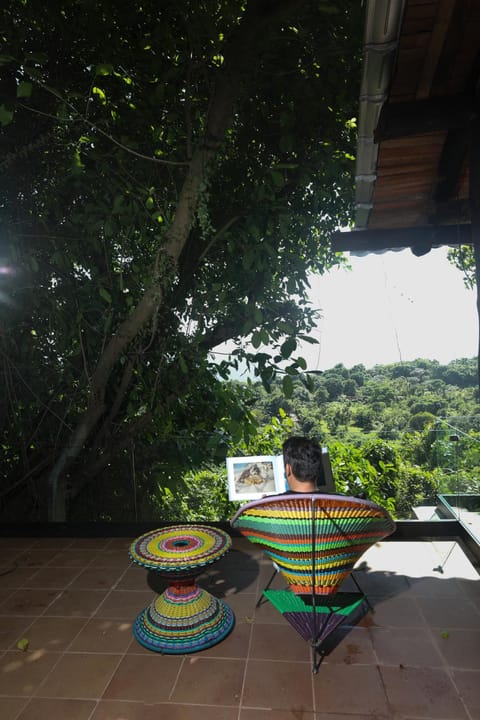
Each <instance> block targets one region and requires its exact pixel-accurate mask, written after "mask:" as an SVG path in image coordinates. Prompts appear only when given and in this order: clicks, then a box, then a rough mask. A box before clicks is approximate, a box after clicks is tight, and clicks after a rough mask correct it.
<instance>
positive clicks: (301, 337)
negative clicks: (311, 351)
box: [297, 335, 318, 345]
mask: <svg viewBox="0 0 480 720" xmlns="http://www.w3.org/2000/svg"><path fill="white" fill-rule="evenodd" d="M297 337H298V339H299V340H303V341H304V342H308V343H310V344H311V345H318V340H317V339H316V338H314V337H311V336H310V335H297Z"/></svg>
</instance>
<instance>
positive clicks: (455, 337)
mask: <svg viewBox="0 0 480 720" xmlns="http://www.w3.org/2000/svg"><path fill="white" fill-rule="evenodd" d="M349 263H350V265H351V267H352V270H351V271H347V270H344V269H338V268H337V269H334V270H332V271H331V272H329V273H327V274H326V275H323V276H319V277H313V278H312V281H311V286H312V292H311V299H312V302H313V304H314V306H315V307H318V308H320V310H321V313H322V319H321V320H320V323H319V325H318V327H317V330H316V331H315V336H316V337H317V339H318V340H319V341H320V344H319V345H308V347H306V348H304V347H302V351H303V355H304V357H305V359H306V360H307V362H308V369H309V370H326V369H327V368H330V367H333V366H334V365H336V364H337V363H343V364H344V365H345V366H346V367H352V366H353V365H356V364H357V363H363V365H365V366H366V367H372V366H373V365H377V364H378V365H386V364H389V363H394V362H400V361H405V360H415V359H417V358H428V359H431V360H438V361H439V362H441V363H448V362H449V361H450V360H454V359H456V358H461V357H474V356H475V355H476V353H477V347H478V320H477V311H476V293H475V292H474V291H473V290H467V289H466V288H465V286H464V284H463V276H462V273H461V272H460V271H459V270H457V269H456V268H454V267H453V265H451V263H449V261H448V260H447V248H444V247H443V248H436V249H434V250H431V251H430V252H429V253H427V254H426V255H423V256H422V257H415V255H413V253H412V252H411V251H410V250H402V251H400V252H392V251H389V252H387V253H384V254H382V255H372V254H370V255H366V256H364V257H353V256H350V258H349ZM300 354H302V353H300Z"/></svg>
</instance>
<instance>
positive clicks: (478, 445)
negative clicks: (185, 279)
mask: <svg viewBox="0 0 480 720" xmlns="http://www.w3.org/2000/svg"><path fill="white" fill-rule="evenodd" d="M253 392H254V394H255V410H254V413H255V415H256V417H257V420H258V422H259V424H260V427H262V428H263V431H262V432H261V433H259V435H258V437H257V440H256V441H255V442H252V443H250V444H247V445H245V444H243V445H242V446H237V447H232V448H231V449H230V451H229V454H230V455H246V454H247V455H248V454H249V455H257V454H266V455H269V454H272V453H273V454H278V453H279V452H280V448H281V443H282V441H283V440H284V439H285V438H286V437H287V436H288V435H290V434H294V433H295V434H305V435H309V436H311V437H314V438H317V439H318V440H319V441H320V442H321V443H322V444H323V445H326V446H327V447H328V449H329V453H330V458H331V462H332V467H333V474H334V477H335V483H336V489H337V491H338V492H342V493H347V494H352V495H356V496H361V497H367V498H369V499H371V500H374V501H375V502H378V503H379V504H381V505H383V506H385V507H386V508H387V509H388V510H390V511H391V512H392V513H393V514H394V515H395V516H397V517H404V518H405V517H407V518H408V517H412V516H413V510H412V509H413V508H414V507H415V506H418V505H427V506H431V507H435V506H436V505H437V494H438V493H440V492H443V493H448V492H453V493H459V492H460V493H465V492H467V493H469V492H470V493H471V492H475V493H479V492H480V414H479V407H478V390H477V384H476V359H471V360H470V359H461V360H454V361H452V362H450V363H449V364H448V365H441V364H440V363H438V362H437V361H431V360H415V361H413V362H404V363H395V364H393V365H386V366H385V365H378V366H376V367H374V368H370V369H366V368H365V367H364V366H362V365H357V366H355V367H352V368H350V369H347V368H346V367H344V366H343V365H337V366H335V367H334V368H331V369H329V370H326V371H325V372H324V373H323V374H322V375H320V376H313V377H311V378H310V389H307V388H306V387H305V386H304V385H303V384H302V383H301V382H299V381H295V380H294V381H293V391H292V395H291V397H290V398H286V397H285V393H284V391H283V386H282V384H281V383H280V382H276V383H275V382H274V386H273V388H272V391H271V392H266V390H265V389H264V387H263V386H262V385H261V384H260V383H259V384H257V385H255V387H254V388H253ZM272 417H273V420H272ZM206 488H207V490H206ZM209 493H210V496H209V497H210V502H208V501H206V499H205V498H206V497H208V495H209ZM185 498H187V501H186V502H185ZM214 498H215V500H214ZM197 499H200V500H199V502H198V501H197ZM199 503H200V504H199ZM154 508H156V511H157V513H160V516H162V517H163V516H166V517H167V518H169V519H175V517H184V518H185V519H187V518H189V519H192V520H193V519H199V518H200V519H221V518H226V517H228V516H229V515H231V514H232V512H233V508H232V506H231V504H230V505H229V504H228V501H227V492H226V473H225V465H224V464H222V465H213V464H212V465H211V466H210V469H209V471H208V474H204V473H193V474H190V475H189V476H188V477H186V478H185V484H184V485H183V486H182V487H181V488H180V489H179V490H175V489H173V490H172V491H171V492H170V493H169V494H168V497H167V498H165V497H164V496H161V495H159V494H158V493H157V494H156V495H155V497H153V498H152V506H151V509H152V510H153V509H154Z"/></svg>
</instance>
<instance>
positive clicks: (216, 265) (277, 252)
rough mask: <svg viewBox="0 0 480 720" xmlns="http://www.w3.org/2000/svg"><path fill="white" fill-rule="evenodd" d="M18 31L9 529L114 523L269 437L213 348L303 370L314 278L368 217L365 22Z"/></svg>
mask: <svg viewBox="0 0 480 720" xmlns="http://www.w3.org/2000/svg"><path fill="white" fill-rule="evenodd" d="M0 12H1V16H0V19H1V23H0V35H1V44H2V55H0V65H1V69H2V75H1V86H0V124H1V125H2V126H3V127H2V131H1V134H0V158H1V160H0V238H1V248H0V266H1V268H2V274H1V275H0V281H1V286H0V293H1V294H0V299H1V302H0V362H1V369H2V377H3V381H4V387H5V392H4V393H2V395H1V398H0V443H1V447H2V451H3V464H2V491H1V495H0V500H1V501H2V503H3V504H2V507H3V515H4V517H9V518H12V517H18V516H20V515H21V516H22V517H26V518H30V519H35V518H37V519H38V518H45V517H46V514H47V502H49V503H50V506H49V514H50V517H51V518H53V519H55V520H64V519H65V518H66V517H71V518H73V517H79V516H81V517H83V516H85V515H86V516H89V517H90V516H92V515H93V516H94V517H96V516H97V515H98V514H100V515H101V514H102V513H105V512H106V511H105V508H106V507H108V506H109V505H110V506H115V505H118V506H119V507H121V506H122V505H123V504H124V503H125V502H126V501H127V498H128V497H129V493H130V491H131V488H132V485H133V486H135V488H136V489H137V490H138V495H139V496H140V497H142V498H144V497H148V496H149V494H150V493H151V492H152V490H153V489H154V488H155V487H156V483H157V482H159V483H160V486H161V487H162V488H163V487H169V486H170V485H169V484H170V483H171V482H174V481H175V479H176V481H177V482H178V481H179V479H180V477H182V476H183V474H184V473H185V471H186V470H187V469H188V468H189V467H190V468H193V467H198V466H199V465H201V463H202V462H205V461H206V460H207V459H211V458H212V457H215V454H216V453H217V457H220V456H221V455H222V453H223V454H224V453H225V452H226V448H227V447H228V446H229V445H231V443H232V441H234V442H238V441H240V439H241V437H242V436H244V435H245V436H246V437H248V436H249V435H251V436H252V435H254V434H255V418H254V416H253V415H252V413H251V410H250V409H249V405H248V401H249V398H248V394H249V393H248V389H245V388H242V387H239V386H236V387H235V386H232V385H230V384H228V383H223V382H222V381H221V377H219V374H220V376H223V378H226V377H228V372H229V367H228V361H227V360H225V362H224V363H223V364H222V365H221V366H220V367H218V366H215V365H214V363H213V361H212V359H211V357H210V355H209V351H210V350H211V349H212V348H214V347H216V346H217V345H218V344H219V343H221V342H222V341H224V340H227V339H230V340H233V341H239V339H241V338H242V337H247V338H249V339H251V340H252V342H253V344H254V346H255V347H258V346H259V343H260V342H261V343H264V344H268V343H270V344H271V345H273V346H274V348H275V351H274V352H273V354H269V353H252V354H250V355H249V356H248V357H247V358H246V359H247V361H248V363H249V364H250V366H251V367H252V368H256V371H257V373H258V375H259V377H262V379H263V380H264V382H265V383H268V382H270V381H271V380H272V379H273V378H274V376H275V366H276V365H277V364H278V362H279V361H280V360H288V362H289V368H290V374H291V375H292V374H295V373H296V372H299V371H301V370H302V368H303V367H304V363H303V361H302V359H301V358H298V357H297V356H296V354H295V347H296V344H295V338H296V337H297V336H298V335H302V334H307V335H308V332H309V330H310V329H311V327H312V324H313V323H314V319H315V317H314V312H313V310H312V308H311V307H310V306H309V305H308V303H307V300H306V297H307V296H306V289H307V276H308V272H309V271H317V272H321V271H322V270H323V269H324V268H326V267H329V266H331V265H332V264H334V263H336V262H339V259H338V258H336V257H335V256H332V254H331V252H330V250H329V236H330V234H331V232H332V231H333V230H334V229H335V228H336V227H338V226H341V225H345V224H346V223H348V221H349V212H350V210H351V207H352V204H351V198H352V187H353V182H352V173H353V152H354V147H355V121H354V116H355V113H356V109H357V97H358V83H359V79H360V72H359V69H360V63H359V49H360V46H361V34H362V12H363V11H362V8H361V3H352V2H351V1H350V0H274V1H272V0H249V1H248V2H245V1H244V0H201V1H195V2H192V0H163V1H162V2H161V3H159V2H154V1H153V0H145V1H144V2H142V3H139V2H129V3H121V2H120V3H119V2H112V0H95V2H93V0H58V2H55V3H53V2H47V3H45V2H40V1H39V0H21V2H19V1H18V0H5V2H4V3H3V4H2V10H1V11H0ZM243 354H244V351H243V350H242V348H241V346H240V344H239V345H238V349H237V351H236V354H234V356H233V358H232V363H233V364H234V365H235V364H236V363H237V362H238V361H239V360H240V359H241V357H242V355H243ZM289 381H290V375H289V376H288V380H287V381H286V385H287V386H288V384H289ZM130 510H131V511H132V512H133V509H132V508H130Z"/></svg>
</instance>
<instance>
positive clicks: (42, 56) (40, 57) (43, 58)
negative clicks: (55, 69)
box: [25, 52, 48, 64]
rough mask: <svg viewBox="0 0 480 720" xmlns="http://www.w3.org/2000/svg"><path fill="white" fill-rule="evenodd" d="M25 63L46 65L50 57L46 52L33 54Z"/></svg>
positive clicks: (29, 54) (28, 56) (29, 55)
mask: <svg viewBox="0 0 480 720" xmlns="http://www.w3.org/2000/svg"><path fill="white" fill-rule="evenodd" d="M25 61H26V62H29V61H33V62H36V63H39V64H41V63H46V62H47V61H48V55H47V53H44V52H31V53H28V55H27V56H26V57H25Z"/></svg>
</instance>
